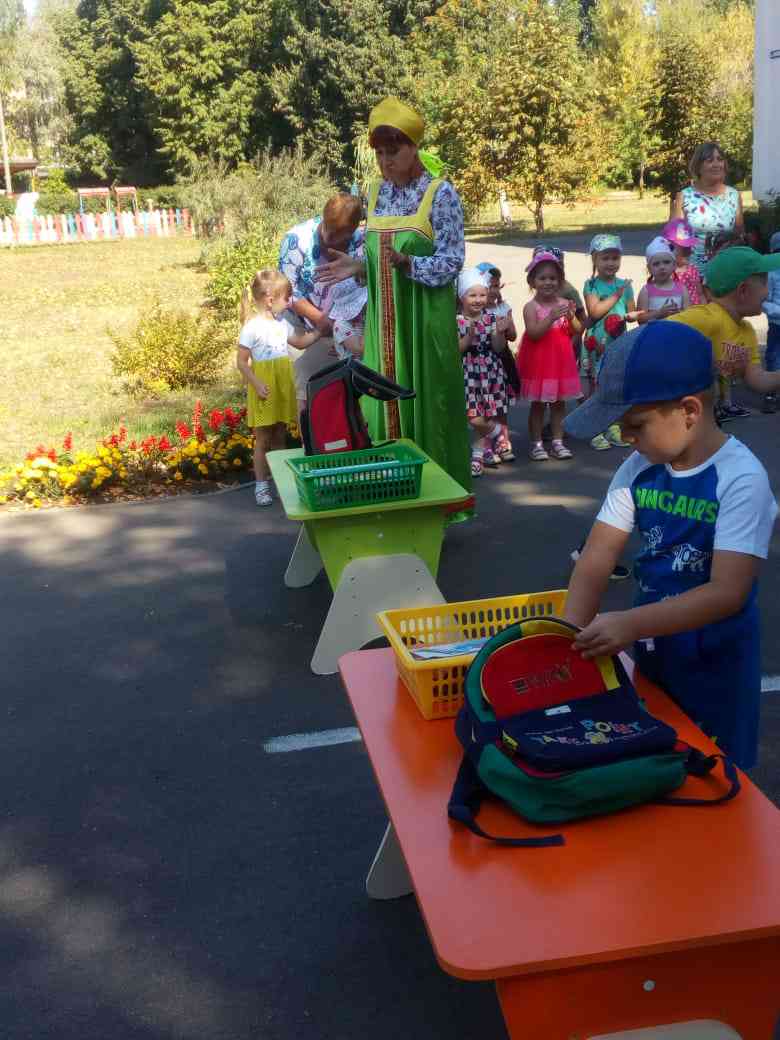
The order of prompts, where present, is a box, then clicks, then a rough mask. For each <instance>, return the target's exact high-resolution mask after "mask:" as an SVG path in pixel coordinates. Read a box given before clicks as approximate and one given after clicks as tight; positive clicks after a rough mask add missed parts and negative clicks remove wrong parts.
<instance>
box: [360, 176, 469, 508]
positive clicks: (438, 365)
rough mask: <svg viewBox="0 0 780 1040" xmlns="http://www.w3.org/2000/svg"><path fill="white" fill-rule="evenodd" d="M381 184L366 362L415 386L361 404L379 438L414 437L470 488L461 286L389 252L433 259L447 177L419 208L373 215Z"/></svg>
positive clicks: (372, 225)
mask: <svg viewBox="0 0 780 1040" xmlns="http://www.w3.org/2000/svg"><path fill="white" fill-rule="evenodd" d="M380 183H381V182H380V181H376V182H375V183H374V184H373V185H372V187H371V192H370V194H369V201H368V223H367V228H366V240H365V255H366V280H367V285H368V308H367V313H366V328H365V354H364V358H363V360H364V361H365V363H366V364H367V365H369V366H370V367H371V368H373V369H374V370H375V371H378V372H382V373H383V374H384V375H386V376H388V378H390V379H395V380H396V381H397V382H398V383H400V384H401V385H402V386H407V387H410V388H411V389H413V390H415V391H416V394H417V396H416V397H414V398H413V399H412V400H409V401H393V402H389V403H384V402H381V401H376V400H374V399H372V398H370V397H367V396H366V397H364V398H363V399H362V401H361V407H362V409H363V414H364V415H365V417H366V420H367V422H368V427H369V431H370V433H371V437H372V439H373V440H374V441H380V440H385V439H387V438H388V437H409V438H410V439H411V440H413V441H415V443H417V444H418V445H419V446H420V447H421V448H422V450H423V451H424V452H426V453H427V454H428V455H430V457H431V458H432V459H433V460H434V461H435V462H437V463H438V464H439V465H440V466H441V467H442V469H444V470H446V471H447V473H449V474H450V476H451V477H453V479H454V480H456V481H457V482H458V483H459V484H460V485H461V487H463V488H464V489H465V490H466V491H470V490H471V463H470V449H469V435H468V424H467V421H466V401H465V391H464V387H463V365H462V362H461V357H460V351H459V349H458V333H457V323H456V319H455V286H454V285H452V284H450V285H442V286H437V287H433V288H432V287H431V286H428V285H422V284H421V283H420V282H415V281H412V279H411V278H409V277H407V275H406V274H404V273H402V272H400V271H397V270H395V269H394V268H393V267H392V266H391V264H390V261H389V255H388V253H389V250H390V249H395V250H396V251H397V252H399V253H407V254H408V255H410V256H432V255H433V253H434V242H433V229H432V227H431V221H430V213H431V206H432V204H433V197H434V195H435V194H436V189H437V188H438V187H439V185H440V184H441V183H442V182H441V180H433V181H431V183H430V185H429V186H428V189H427V191H426V193H425V195H424V196H423V199H422V201H421V202H420V206H419V209H418V210H417V213H415V214H413V215H412V216H409V217H398V216H386V217H376V216H374V215H373V214H374V209H375V208H376V199H377V194H378V192H379V187H380Z"/></svg>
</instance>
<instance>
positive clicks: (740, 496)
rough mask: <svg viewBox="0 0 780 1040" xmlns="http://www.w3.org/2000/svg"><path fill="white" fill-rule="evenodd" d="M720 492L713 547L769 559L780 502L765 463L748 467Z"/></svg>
mask: <svg viewBox="0 0 780 1040" xmlns="http://www.w3.org/2000/svg"><path fill="white" fill-rule="evenodd" d="M724 483H725V485H726V486H725V487H719V488H718V491H717V495H718V499H719V508H718V516H717V519H716V521H715V540H714V542H713V548H714V549H715V550H716V551H717V550H722V551H727V552H738V553H747V554H748V555H749V556H758V557H760V558H761V559H762V560H765V559H766V558H767V556H768V555H769V542H770V540H771V538H772V528H773V527H774V524H775V519H776V517H777V503H776V502H775V496H774V495H773V494H772V489H771V487H770V486H769V478H768V477H767V474H766V470H765V469H764V468H763V466H758V467H754V468H751V469H744V470H742V471H741V472H739V473H737V474H736V475H735V476H734V478H733V480H730V481H724Z"/></svg>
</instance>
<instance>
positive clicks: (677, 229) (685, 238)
mask: <svg viewBox="0 0 780 1040" xmlns="http://www.w3.org/2000/svg"><path fill="white" fill-rule="evenodd" d="M661 237H662V238H665V239H666V241H667V242H671V243H672V245H673V246H682V247H683V249H692V248H693V247H694V246H695V245H696V243H697V242H698V241H699V240H698V238H696V236H695V235H694V233H693V231H692V230H691V225H690V224H689V223H688V221H687V220H683V218H682V217H677V219H676V220H670V221H669V223H668V224H664V226H663V230H662V231H661Z"/></svg>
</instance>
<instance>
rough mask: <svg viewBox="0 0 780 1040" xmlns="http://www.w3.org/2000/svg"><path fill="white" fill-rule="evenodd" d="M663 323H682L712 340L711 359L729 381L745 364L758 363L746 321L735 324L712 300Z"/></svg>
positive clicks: (753, 337)
mask: <svg viewBox="0 0 780 1040" xmlns="http://www.w3.org/2000/svg"><path fill="white" fill-rule="evenodd" d="M665 320H666V321H681V322H682V323H683V325H690V326H691V328H694V329H698V330H699V332H701V333H702V334H703V335H704V336H706V337H707V339H711V340H712V352H713V358H714V361H715V367H716V369H717V370H718V374H719V375H720V376H723V377H725V378H730V377H731V376H733V375H735V374H736V373H737V372H738V371H741V370H742V369H743V368H744V367H745V362H747V363H748V364H753V365H760V364H761V355H760V354H759V352H758V339H757V337H756V330H755V329H754V328H753V326H752V325H751V324H750V322H749V321H747V320H746V319H745V318H742V319H741V320H740V321H734V319H733V318H732V317H731V315H730V314H729V312H728V311H727V310H725V309H724V308H723V307H721V305H720V304H719V303H716V302H715V301H713V302H712V303H700V304H699V305H698V306H696V307H689V308H688V310H687V311H682V313H680V314H675V315H674V317H671V318H666V319H665Z"/></svg>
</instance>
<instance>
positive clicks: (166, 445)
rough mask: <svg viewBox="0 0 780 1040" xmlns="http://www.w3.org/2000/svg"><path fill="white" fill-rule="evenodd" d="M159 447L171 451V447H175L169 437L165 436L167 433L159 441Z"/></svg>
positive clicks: (161, 449)
mask: <svg viewBox="0 0 780 1040" xmlns="http://www.w3.org/2000/svg"><path fill="white" fill-rule="evenodd" d="M157 447H158V448H159V449H160V451H170V450H171V448H172V447H173V445H172V444H171V442H170V441H169V440H168V438H167V437H166V436H165V434H163V435H162V437H161V438H160V439H159V441H158V442H157Z"/></svg>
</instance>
